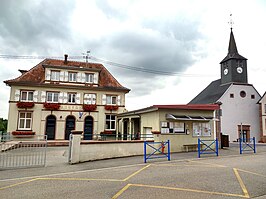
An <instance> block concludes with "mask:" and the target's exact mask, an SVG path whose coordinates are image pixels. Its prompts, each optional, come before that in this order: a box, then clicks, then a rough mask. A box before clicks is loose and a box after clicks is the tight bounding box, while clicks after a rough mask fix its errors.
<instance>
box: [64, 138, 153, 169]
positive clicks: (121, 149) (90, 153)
mask: <svg viewBox="0 0 266 199" xmlns="http://www.w3.org/2000/svg"><path fill="white" fill-rule="evenodd" d="M80 138H81V136H80V135H73V139H72V146H71V151H70V154H71V158H70V159H71V160H70V162H69V163H71V164H75V163H79V162H86V161H92V160H100V159H108V158H115V157H127V156H136V155H144V142H143V141H104V142H99V141H98V142H83V143H82V141H81V139H80ZM147 151H148V152H149V153H150V152H151V151H152V150H151V148H148V149H147Z"/></svg>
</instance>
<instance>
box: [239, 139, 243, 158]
mask: <svg viewBox="0 0 266 199" xmlns="http://www.w3.org/2000/svg"><path fill="white" fill-rule="evenodd" d="M239 148H240V154H242V138H239Z"/></svg>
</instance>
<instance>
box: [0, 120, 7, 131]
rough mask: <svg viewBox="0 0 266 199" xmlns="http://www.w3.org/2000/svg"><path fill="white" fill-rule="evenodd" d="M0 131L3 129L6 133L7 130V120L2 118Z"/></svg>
mask: <svg viewBox="0 0 266 199" xmlns="http://www.w3.org/2000/svg"><path fill="white" fill-rule="evenodd" d="M0 131H2V133H6V131H7V120H6V119H3V118H0Z"/></svg>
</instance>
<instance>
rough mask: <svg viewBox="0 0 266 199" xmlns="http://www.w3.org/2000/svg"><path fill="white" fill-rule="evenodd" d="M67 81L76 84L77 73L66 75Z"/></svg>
mask: <svg viewBox="0 0 266 199" xmlns="http://www.w3.org/2000/svg"><path fill="white" fill-rule="evenodd" d="M68 81H70V82H76V81H77V73H72V72H69V73H68Z"/></svg>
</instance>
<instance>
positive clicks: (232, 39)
mask: <svg viewBox="0 0 266 199" xmlns="http://www.w3.org/2000/svg"><path fill="white" fill-rule="evenodd" d="M228 54H229V55H231V56H232V55H234V54H238V51H237V47H236V41H235V37H234V33H233V30H232V28H231V33H230V40H229V46H228Z"/></svg>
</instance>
